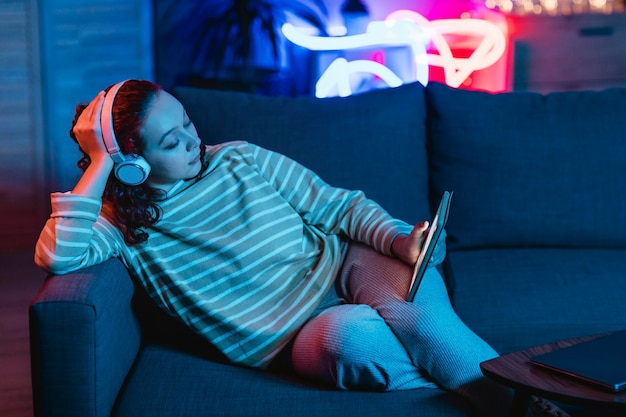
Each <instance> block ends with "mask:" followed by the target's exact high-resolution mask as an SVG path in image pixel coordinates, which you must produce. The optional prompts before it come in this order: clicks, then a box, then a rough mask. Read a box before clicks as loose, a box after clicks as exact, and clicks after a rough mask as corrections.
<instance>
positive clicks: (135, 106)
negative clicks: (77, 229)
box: [70, 80, 164, 244]
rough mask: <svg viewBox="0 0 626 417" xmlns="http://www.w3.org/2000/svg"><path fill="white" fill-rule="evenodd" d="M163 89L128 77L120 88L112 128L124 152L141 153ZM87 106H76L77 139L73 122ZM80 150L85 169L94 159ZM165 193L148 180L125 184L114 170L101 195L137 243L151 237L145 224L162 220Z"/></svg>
mask: <svg viewBox="0 0 626 417" xmlns="http://www.w3.org/2000/svg"><path fill="white" fill-rule="evenodd" d="M109 88H111V87H109ZM109 88H107V91H108V89H109ZM160 91H161V87H159V86H158V85H156V84H154V83H152V82H150V81H143V80H129V81H126V82H125V83H124V85H122V87H121V88H120V89H119V91H118V92H117V94H116V96H115V101H114V105H113V111H112V113H113V114H112V119H113V131H114V133H115V137H116V139H117V143H118V146H119V148H120V150H121V151H122V153H123V154H125V155H126V154H138V155H141V154H142V151H143V146H144V145H143V140H142V138H141V128H142V127H143V125H144V123H145V120H146V116H147V113H148V110H149V109H150V106H151V105H152V103H153V102H154V100H155V99H156V96H157V95H158V94H159V92H160ZM85 107H87V106H86V105H84V104H79V105H78V106H76V114H75V116H74V121H73V122H72V128H71V129H70V136H71V137H72V139H74V141H76V142H77V143H78V141H77V140H76V136H75V135H74V126H75V125H76V121H77V120H78V118H79V116H80V115H81V113H82V112H83V110H84V109H85ZM79 149H80V146H79ZM80 151H81V152H82V154H83V156H82V158H81V159H80V160H79V161H78V164H77V165H78V167H79V168H80V169H82V170H83V171H84V170H85V169H87V167H88V166H89V164H90V163H91V160H90V159H89V156H88V155H87V154H86V153H85V152H84V151H83V150H82V149H80ZM163 197H164V193H163V192H162V191H161V190H157V189H155V188H152V187H149V186H148V185H146V184H145V183H143V184H140V185H135V186H133V185H126V184H124V183H122V182H120V181H119V180H118V179H117V178H116V177H115V174H114V173H113V172H112V173H111V175H109V178H108V180H107V184H106V188H105V190H104V194H103V196H102V199H103V203H104V205H108V206H109V207H106V209H108V210H109V211H110V213H108V214H109V216H110V217H111V219H110V220H112V221H113V222H114V223H115V224H116V226H117V227H118V228H119V229H120V230H121V231H122V233H123V234H124V240H125V241H126V243H127V244H135V243H141V242H145V241H146V240H147V239H148V234H147V233H146V231H145V228H146V227H149V226H151V225H153V224H154V223H156V222H157V221H158V220H159V217H160V215H161V210H160V208H159V206H158V204H157V201H158V200H159V199H162V198H163Z"/></svg>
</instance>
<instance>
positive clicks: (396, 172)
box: [30, 83, 626, 417]
mask: <svg viewBox="0 0 626 417" xmlns="http://www.w3.org/2000/svg"><path fill="white" fill-rule="evenodd" d="M175 94H176V95H177V96H178V97H179V99H180V100H181V101H182V103H183V104H184V105H185V106H186V108H187V110H188V113H189V115H190V117H191V119H192V120H193V121H194V122H195V124H196V126H197V128H198V130H199V132H200V135H201V137H202V138H203V140H204V141H205V142H207V143H215V142H222V141H227V140H248V141H251V142H254V143H256V144H259V145H262V146H265V147H267V148H270V149H273V150H277V151H280V152H282V153H284V154H286V155H288V156H290V157H292V158H294V159H296V160H298V161H300V162H302V163H303V164H304V165H306V166H308V167H310V168H312V169H313V170H314V171H316V172H317V173H318V174H320V175H321V176H322V178H324V179H326V180H327V181H328V182H330V183H331V184H334V185H338V186H343V187H347V188H357V189H363V190H364V191H365V192H366V193H367V194H368V195H369V196H370V197H372V198H373V199H375V200H377V201H379V202H380V203H381V204H382V205H383V206H384V207H385V208H386V209H388V210H389V211H390V212H391V213H392V214H393V215H395V216H397V217H400V218H402V219H404V220H406V221H408V222H410V223H414V222H416V221H418V220H422V219H426V218H429V217H430V212H431V208H432V206H433V204H434V203H435V202H436V200H437V198H438V196H440V195H441V192H442V191H443V190H453V191H454V199H453V203H452V209H451V210H452V211H451V214H450V218H449V222H448V226H447V232H448V241H447V243H448V256H447V259H446V261H445V263H444V266H443V272H444V275H445V279H446V282H447V285H448V290H449V294H450V297H451V299H452V302H453V305H454V307H455V309H456V311H457V312H458V314H459V315H460V317H461V318H462V319H463V320H464V321H465V322H466V323H467V324H468V325H469V326H470V328H472V329H473V330H474V331H475V332H476V333H478V334H479V335H480V336H481V337H483V338H484V339H485V340H487V341H488V342H489V343H491V344H492V345H493V346H494V347H495V348H496V350H498V351H499V352H501V353H507V352H511V351H514V350H518V349H522V348H526V347H530V346H533V345H537V344H543V343H547V342H551V341H555V340H558V339H563V338H570V337H576V336H582V335H587V334H594V333H600V332H606V331H611V330H617V329H626V302H624V300H626V127H625V125H624V122H623V119H624V115H626V89H625V90H620V89H615V90H607V91H602V92H567V93H554V94H550V95H547V96H541V95H538V94H532V93H500V94H489V93H482V92H476V91H466V90H455V89H451V88H448V87H446V86H444V85H441V84H436V83H432V84H429V86H428V87H427V88H423V87H422V86H420V85H419V84H410V85H404V86H401V87H398V88H395V89H387V90H379V91H374V92H369V93H365V94H362V95H358V96H352V97H347V98H332V99H323V100H319V99H315V98H312V97H297V98H282V97H261V96H252V95H246V94H240V93H227V92H219V91H211V90H202V89H193V88H180V89H178V90H177V91H175ZM30 319H31V357H32V372H33V394H34V403H35V414H36V415H37V416H63V417H70V416H80V417H88V416H98V417H100V416H108V415H114V416H132V417H139V416H151V417H154V416H167V417H174V416H342V417H343V416H346V417H347V416H360V417H363V416H387V415H393V416H395V417H399V416H412V417H415V416H433V417H439V416H467V415H469V411H468V406H467V404H466V403H465V402H464V401H463V400H461V399H460V398H458V397H456V396H454V395H451V394H449V393H446V392H444V391H441V390H435V389H423V390H412V391H402V392H393V393H386V394H380V393H369V392H341V391H336V390H333V389H331V388H329V387H323V386H316V385H313V384H311V383H309V382H307V381H303V380H300V379H298V378H296V377H294V376H293V375H291V374H289V372H286V371H285V370H284V369H282V368H281V367H280V366H277V367H276V368H275V369H274V370H273V371H272V372H259V371H256V370H251V369H245V368H241V367H237V366H233V365H229V364H228V363H226V361H224V359H223V358H222V357H221V355H220V354H219V353H218V352H215V350H214V349H213V348H212V347H211V346H210V345H208V344H207V343H205V342H203V341H202V340H200V339H199V338H197V337H196V336H195V335H193V334H190V333H189V332H188V331H187V330H186V329H184V328H181V326H179V325H178V324H177V323H174V322H172V321H171V320H170V319H168V318H167V317H165V316H164V315H163V314H162V313H161V312H159V311H157V310H156V309H155V308H154V307H153V306H152V305H151V303H150V302H149V301H148V300H146V299H145V296H144V295H143V293H142V291H141V290H140V289H136V288H135V287H134V285H133V282H132V280H131V278H130V277H129V276H128V273H127V272H126V270H125V269H124V267H123V266H122V264H121V263H120V262H119V261H118V260H115V259H114V260H110V261H107V262H106V263H104V264H101V265H98V266H95V267H91V268H88V269H86V270H82V271H79V272H77V273H74V274H71V275H69V276H51V277H49V278H48V279H47V280H46V282H45V284H44V285H43V287H42V288H41V291H40V292H39V293H38V294H37V296H36V297H35V299H34V301H33V303H32V305H31V307H30Z"/></svg>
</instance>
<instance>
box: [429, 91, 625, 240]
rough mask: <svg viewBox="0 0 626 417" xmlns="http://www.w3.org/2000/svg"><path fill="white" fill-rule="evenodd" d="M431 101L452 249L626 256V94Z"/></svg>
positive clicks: (436, 178)
mask: <svg viewBox="0 0 626 417" xmlns="http://www.w3.org/2000/svg"><path fill="white" fill-rule="evenodd" d="M426 95H427V103H428V119H427V123H428V135H429V142H428V147H429V162H430V175H431V179H432V187H433V191H434V193H435V194H436V195H441V192H442V191H443V190H444V189H445V190H454V191H455V194H454V199H453V202H452V209H451V212H450V218H449V223H448V227H447V231H448V245H449V246H448V247H449V248H451V249H455V248H479V247H506V246H513V247H546V246H558V247H589V248H608V247H613V248H615V247H621V248H625V247H626V193H624V192H623V190H625V189H626V157H624V155H626V123H624V122H623V118H624V115H625V114H626V89H614V90H607V91H603V92H592V91H586V92H561V93H552V94H549V95H546V96H542V95H539V94H534V93H519V92H512V93H500V94H491V93H482V92H476V91H468V90H458V89H452V88H449V87H447V86H444V85H442V84H437V83H431V84H429V85H428V88H427V89H426Z"/></svg>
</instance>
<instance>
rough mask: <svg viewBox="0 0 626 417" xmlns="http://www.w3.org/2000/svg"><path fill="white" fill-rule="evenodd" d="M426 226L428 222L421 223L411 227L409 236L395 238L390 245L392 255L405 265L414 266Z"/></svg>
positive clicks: (426, 229)
mask: <svg viewBox="0 0 626 417" xmlns="http://www.w3.org/2000/svg"><path fill="white" fill-rule="evenodd" d="M428 226H429V224H428V222H421V223H418V224H416V225H415V227H413V230H412V231H411V234H410V235H408V236H407V235H399V236H397V237H396V238H395V239H394V241H393V243H392V245H391V251H392V253H393V254H394V255H395V256H396V257H397V258H399V259H401V260H403V261H404V262H406V263H407V264H409V265H415V263H416V262H417V258H418V257H419V254H420V250H421V248H422V244H423V243H424V238H425V236H426V233H427V231H428Z"/></svg>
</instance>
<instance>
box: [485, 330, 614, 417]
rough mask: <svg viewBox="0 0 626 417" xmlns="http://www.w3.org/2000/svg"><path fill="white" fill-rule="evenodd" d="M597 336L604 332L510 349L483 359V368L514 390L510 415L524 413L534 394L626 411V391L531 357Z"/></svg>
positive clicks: (556, 399) (573, 402)
mask: <svg viewBox="0 0 626 417" xmlns="http://www.w3.org/2000/svg"><path fill="white" fill-rule="evenodd" d="M598 336H601V335H594V336H587V337H582V338H576V339H568V340H563V341H560V342H555V343H548V344H545V345H542V346H537V347H533V348H530V349H526V350H522V351H519V352H514V353H510V354H508V355H503V356H501V357H498V358H495V359H491V360H489V361H486V362H483V363H481V364H480V368H481V370H482V372H483V374H485V376H487V377H488V378H491V379H493V380H494V381H498V382H499V383H501V384H503V385H506V386H508V387H511V388H513V389H514V390H515V397H514V399H513V407H512V409H511V417H524V416H525V414H526V410H527V408H528V401H529V399H530V396H531V395H537V396H539V397H542V398H546V399H549V400H554V401H559V402H563V403H568V404H573V405H578V406H583V407H589V408H593V409H602V410H606V411H615V412H616V411H621V412H624V415H626V391H622V392H618V393H613V392H609V391H604V390H602V389H601V388H597V387H595V386H594V385H592V384H589V383H585V382H583V381H578V380H576V379H574V378H569V377H567V376H564V375H560V374H558V373H556V372H551V371H549V370H547V369H543V368H541V367H539V366H536V365H534V364H532V363H531V362H530V360H529V359H530V358H531V357H533V356H536V355H541V354H543V353H547V352H550V351H552V350H555V349H560V348H564V347H567V346H571V345H573V344H576V343H580V342H583V341H586V340H591V339H594V338H596V337H598Z"/></svg>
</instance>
